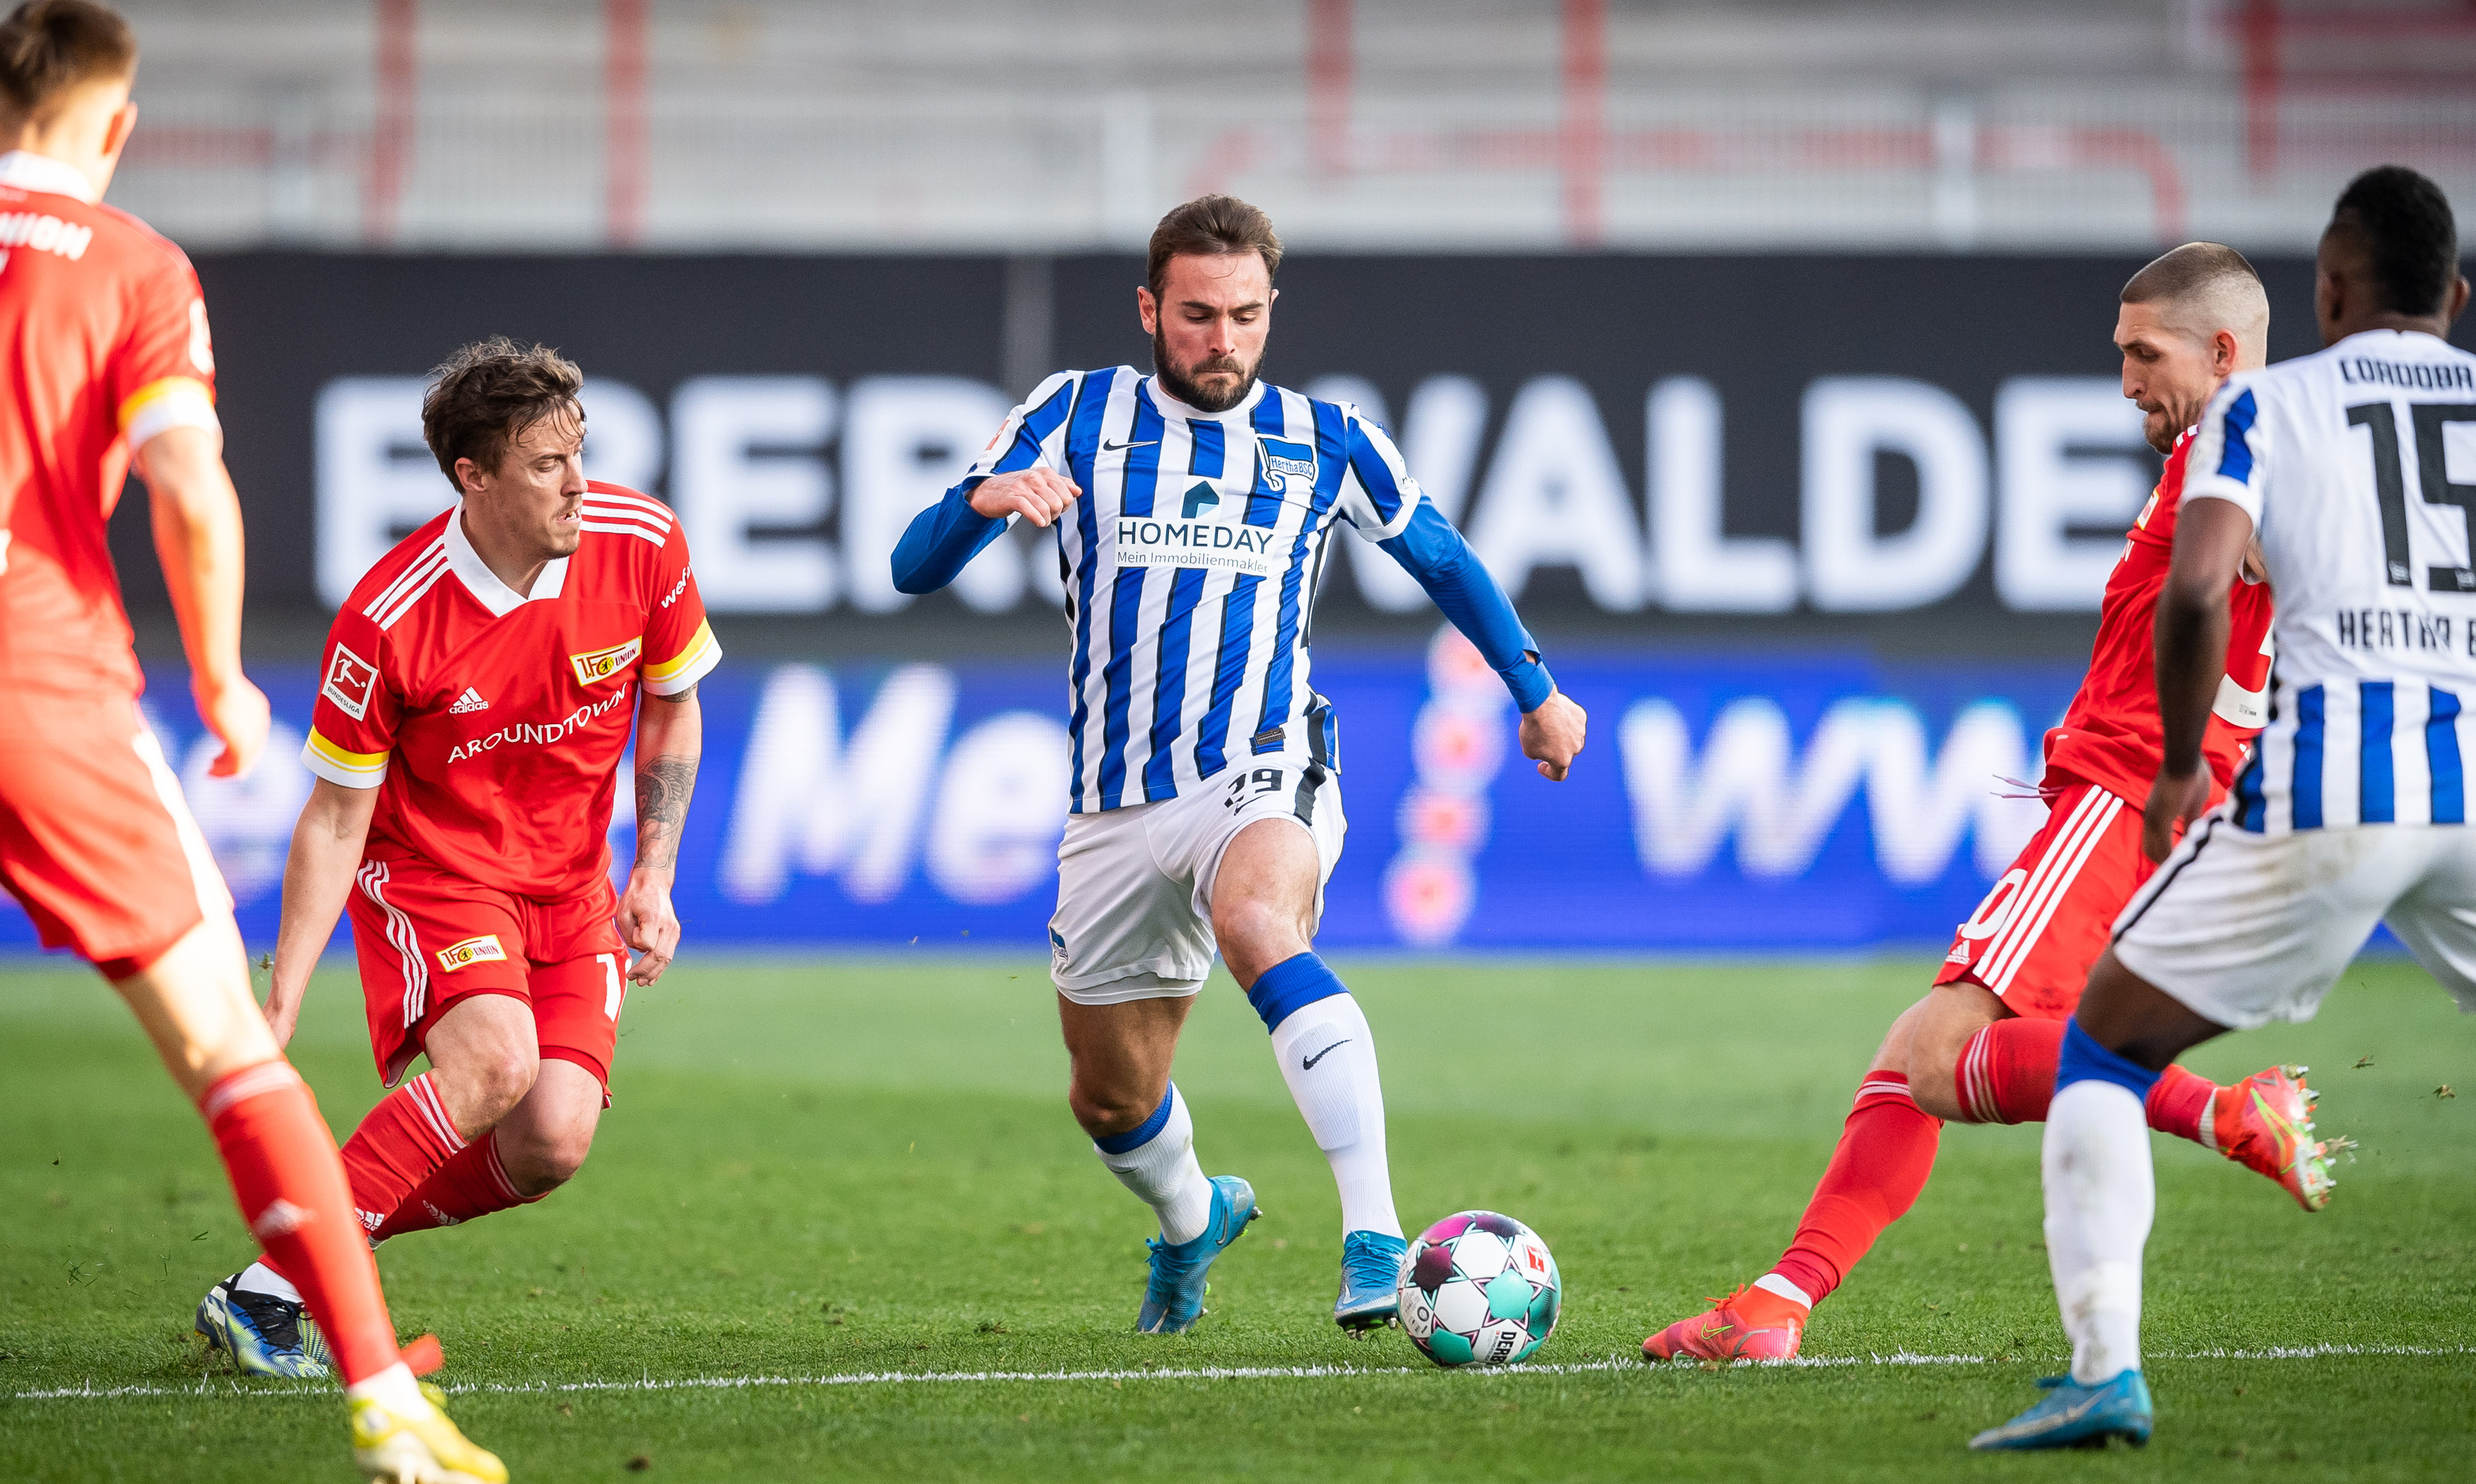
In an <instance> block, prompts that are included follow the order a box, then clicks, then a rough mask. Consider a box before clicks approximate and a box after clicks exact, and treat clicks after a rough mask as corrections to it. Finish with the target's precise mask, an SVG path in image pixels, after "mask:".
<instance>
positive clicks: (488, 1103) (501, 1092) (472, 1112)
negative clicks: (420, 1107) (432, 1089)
mask: <svg viewBox="0 0 2476 1484" xmlns="http://www.w3.org/2000/svg"><path fill="white" fill-rule="evenodd" d="M540 1075H541V1058H540V1056H539V1055H537V1054H536V1053H535V1052H533V1051H532V1050H531V1049H530V1048H516V1047H508V1048H506V1049H504V1050H501V1049H491V1050H488V1051H474V1052H471V1053H468V1054H466V1055H464V1056H462V1057H458V1059H456V1060H455V1061H453V1062H451V1063H449V1064H448V1065H446V1066H442V1067H440V1068H438V1069H437V1075H436V1081H437V1084H438V1093H439V1097H440V1099H441V1101H444V1102H445V1103H446V1104H447V1112H448V1116H449V1117H451V1118H453V1119H454V1120H455V1121H456V1123H457V1125H458V1129H459V1130H460V1131H461V1132H462V1133H463V1134H464V1136H465V1137H466V1138H471V1137H473V1136H474V1135H476V1134H479V1133H480V1132H481V1131H482V1130H483V1129H485V1128H495V1127H497V1126H498V1125H499V1123H500V1121H501V1120H502V1119H505V1118H506V1117H507V1116H508V1113H510V1112H512V1111H513V1110H514V1108H515V1106H516V1104H517V1103H519V1102H522V1101H525V1095H526V1094H527V1093H530V1092H532V1090H533V1079H534V1078H535V1077H537V1076H540Z"/></svg>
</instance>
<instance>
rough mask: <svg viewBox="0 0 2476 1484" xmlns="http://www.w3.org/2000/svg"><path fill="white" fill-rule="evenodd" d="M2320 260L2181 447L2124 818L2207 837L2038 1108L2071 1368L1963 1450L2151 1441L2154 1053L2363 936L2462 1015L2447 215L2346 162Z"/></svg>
mask: <svg viewBox="0 0 2476 1484" xmlns="http://www.w3.org/2000/svg"><path fill="white" fill-rule="evenodd" d="M2318 269H2319V271H2318V273H2317V275H2316V277H2315V285H2314V287H2315V293H2314V298H2315V306H2314V307H2315V317H2316V318H2317V319H2318V320H2319V323H2320V328H2321V340H2322V344H2323V345H2324V346H2325V347H2326V349H2324V350H2322V351H2321V352H2320V353H2319V354H2317V355H2314V356H2308V357H2305V358H2303V359H2298V360H2290V361H2287V362H2285V363H2283V364H2280V365H2275V366H2271V367H2268V368H2267V369H2266V370H2261V371H2252V372H2242V373H2239V374H2238V375H2236V376H2234V377H2231V378H2229V380H2228V382H2227V383H2226V385H2225V386H2224V387H2223V388H2222V389H2221V390H2220V391H2219V392H2218V394H2217V396H2216V398H2215V399H2214V400H2213V401H2212V402H2211V404H2210V409H2209V412H2208V413H2207V414H2206V415H2205V416H2204V417H2203V419H2202V421H2201V430H2200V433H2199V434H2198V435H2197V436H2196V437H2195V439H2194V441H2193V443H2192V446H2191V451H2190V455H2189V458H2190V462H2189V465H2188V468H2187V472H2186V475H2185V482H2184V505H2183V514H2182V516H2181V519H2180V520H2179V521H2178V523H2177V526H2176V530H2175V553H2174V557H2173V562H2172V565H2171V566H2170V568H2169V570H2168V574H2167V584H2166V587H2165V588H2164V590H2163V591H2162V592H2161V594H2160V596H2159V601H2158V643H2157V650H2158V700H2159V709H2160V712H2161V714H2162V716H2163V718H2164V720H2165V724H2166V747H2165V750H2164V756H2163V763H2164V768H2163V771H2162V772H2161V773H2160V775H2159V777H2158V780H2157V782H2156V783H2155V784H2154V785H2153V786H2152V788H2151V790H2150V796H2149V805H2148V810H2147V814H2148V818H2147V820H2146V822H2145V823H2146V824H2147V825H2148V827H2149V832H2150V834H2151V835H2152V837H2153V838H2157V839H2162V840H2163V839H2165V838H2167V834H2168V831H2169V829H2171V827H2173V826H2174V825H2177V824H2185V823H2189V822H2191V821H2194V820H2199V823H2198V824H2197V825H2196V826H2194V827H2193V828H2192V829H2189V830H2187V831H2186V833H2185V835H2184V840H2183V843H2182V844H2181V845H2180V846H2179V847H2177V849H2176V850H2175V852H2174V853H2172V854H2170V855H2169V856H2167V860H2166V862H2165V864H2164V865H2162V866H2161V867H2160V868H2159V870H2158V872H2157V874H2156V875H2155V876H2153V877H2151V878H2150V879H2149V882H2148V884H2147V885H2145V886H2144V887H2142V890H2141V891H2140V892H2138V893H2136V894H2135V895H2134V897H2133V899H2132V901H2131V902H2130V903H2128V904H2127V905H2126V906H2125V907H2124V910H2123V915H2122V916H2121V918H2120V919H2118V920H2117V924H2116V928H2115V944H2114V947H2113V948H2112V949H2110V950H2109V951H2108V952H2107V953H2106V954H2105V955H2104V956H2103V957H2101V958H2100V959H2099V960H2098V963H2097V965H2096V967H2095V968H2094V969H2092V971H2091V974H2090V981H2089V987H2088V989H2087V991H2086V992H2085V993H2084V994H2083V995H2082V997H2081V1002H2080V1008H2079V1010H2078V1011H2077V1012H2076V1013H2075V1014H2074V1016H2073V1017H2072V1020H2071V1023H2070V1024H2069V1026H2067V1027H2066V1030H2065V1034H2064V1046H2063V1052H2062V1056H2061V1062H2060V1065H2059V1067H2058V1068H2057V1072H2056V1078H2055V1096H2054V1101H2053V1102H2052V1103H2051V1105H2050V1106H2049V1109H2048V1112H2047V1123H2046V1141H2045V1158H2044V1168H2045V1189H2046V1245H2047V1254H2048V1259H2049V1262H2050V1264H2051V1265H2052V1267H2053V1269H2054V1277H2055V1291H2056V1296H2057V1298H2058V1299H2060V1300H2061V1303H2062V1307H2063V1314H2064V1327H2065V1329H2066V1330H2067V1332H2068V1333H2069V1334H2070V1336H2071V1340H2072V1373H2071V1375H2070V1376H2069V1377H2067V1378H2066V1379H2065V1380H2064V1381H2063V1382H2062V1383H2061V1384H2058V1385H2056V1386H2053V1387H2052V1388H2050V1389H2049V1390H2048V1392H2047V1393H2046V1396H2045V1398H2044V1399H2043V1400H2042V1401H2041V1402H2040V1403H2039V1404H2038V1405H2037V1406H2035V1407H2032V1408H2031V1409H2030V1410H2028V1411H2027V1412H2024V1413H2022V1414H2021V1415H2020V1416H2019V1417H2018V1418H2015V1419H2014V1420H2013V1421H2012V1422H2008V1423H2006V1424H2004V1425H2003V1426H2001V1427H1996V1428H1993V1429H1990V1430H1989V1431H1987V1432H1984V1433H1981V1434H1979V1435H1978V1436H1977V1438H1976V1439H1975V1440H1973V1442H1972V1443H1971V1447H1985V1448H2034V1447H2064V1446H2067V1445H2072V1444H2079V1443H2089V1442H2100V1443H2102V1442H2104V1441H2105V1439H2106V1438H2107V1437H2109V1436H2124V1437H2129V1438H2131V1439H2133V1440H2134V1441H2136V1442H2138V1441H2142V1440H2144V1439H2146V1438H2147V1437H2148V1436H2149V1430H2150V1401H2149V1392H2148V1387H2147V1385H2146V1383H2145V1382H2144V1381H2143V1380H2142V1373H2141V1353H2140V1328H2141V1261H2142V1248H2143V1247H2144V1246H2145V1244H2146V1242H2147V1240H2148V1235H2149V1224H2150V1219H2151V1216H2152V1214H2153V1212H2154V1209H2155V1204H2156V1198H2155V1189H2154V1184H2153V1181H2152V1178H2151V1174H2150V1168H2149V1137H2148V1130H2147V1127H2146V1125H2145V1123H2144V1120H2143V1116H2142V1099H2143V1098H2144V1097H2146V1096H2147V1094H2148V1091H2149V1088H2150V1086H2151V1084H2153V1083H2155V1082H2156V1081H2157V1080H2158V1077H2159V1074H2160V1073H2161V1071H2163V1070H2164V1069H2165V1067H2166V1066H2167V1063H2168V1062H2169V1061H2172V1060H2173V1059H2174V1058H2175V1057H2176V1056H2177V1055H2179V1054H2180V1053H2182V1052H2183V1051H2185V1050H2186V1049H2187V1048H2189V1047H2191V1046H2195V1045H2198V1044H2199V1043H2200V1042H2202V1041H2205V1040H2208V1039H2209V1038H2210V1037H2212V1036H2215V1035H2217V1034H2220V1033H2221V1032H2223V1031H2225V1030H2227V1029H2229V1028H2230V1027H2242V1028H2249V1027H2251V1026H2260V1025H2263V1024H2265V1023H2266V1022H2268V1021H2272V1020H2290V1021H2300V1020H2306V1019H2309V1018H2311V1016H2312V1015H2313V1013H2314V1011H2315V1009H2316V1008H2318V1007H2319V1005H2320V1002H2321V998H2322V996H2323V995H2325V994H2327V993H2328V992H2329V989H2330V986H2331V984H2332V983H2333V982H2335V981H2336V980H2337V978H2338V977H2339V975H2340V973H2341V972H2342V971H2343V970H2344V969H2345V968H2346V966H2347V961H2348V960H2349V959H2350V958H2352V957H2354V956H2355V953H2356V950H2357V949H2359V948H2360V947H2362V946H2363V945H2364V942H2365V937H2366V936H2367V935H2368V934H2370V933H2371V931H2372V930H2373V928H2374V926H2375V924H2377V923H2380V922H2383V921H2387V922H2388V923H2389V926H2390V928H2391V929H2392V930H2393V931H2395V932H2396V933H2397V934H2398V935H2399V937H2400V939H2401V940H2403V941H2404V942H2405V943H2406V944H2407V946H2408V948H2409V950H2410V951H2411V952H2414V954H2415V956H2416V958H2417V959H2418V960H2419V961H2421V962H2422V963H2423V964H2424V966H2425V967H2426V968H2427V969H2428V970H2430V971H2432V973H2433V976H2434V977H2435V978H2437V979H2439V980H2440V981H2441V983H2442V984H2443V985H2444V986H2445V987H2447V988H2448V989H2449V991H2450V993H2451V995H2452V996H2453V997H2454V998H2455V999H2456V1000H2457V1001H2458V1002H2459V1006H2460V1008H2461V1009H2462V1010H2465V1011H2476V832H2471V831H2470V830H2469V829H2466V828H2465V826H2466V822H2467V785H2466V775H2465V765H2464V759H2465V758H2467V757H2468V756H2469V754H2470V752H2471V750H2476V725H2471V724H2470V722H2469V720H2468V717H2467V710H2468V707H2469V706H2470V705H2471V704H2476V547H2471V544H2470V543H2471V539H2476V530H2471V529H2470V518H2471V512H2476V356H2470V355H2468V354H2467V353H2466V352H2464V351H2462V350H2459V349H2457V348H2456V347H2454V346H2452V345H2450V344H2449V343H2448V342H2447V341H2445V340H2444V339H2443V338H2442V337H2443V336H2444V335H2445V334H2448V332H2449V329H2450V325H2451V323H2452V321H2454V320H2456V319H2457V318H2458V317H2459V312H2460V310H2461V309H2464V308H2465V307H2466V304H2467V281H2466V280H2465V279H2464V278H2461V277H2460V276H2459V245H2458V230H2457V227H2456V224H2455V223H2454V222H2453V220H2452V218H2451V212H2450V203H2449V202H2448V201H2447V200H2445V199H2444V198H2443V196H2442V194H2441V191H2440V189H2439V187H2437V186H2435V185H2434V184H2433V183H2432V182H2431V181H2428V180H2426V179H2425V178H2424V177H2422V176H2420V175H2418V174H2416V173H2415V172H2414V171H2413V170H2409V169H2406V168H2404V167H2402V166H2398V165H2385V166H2382V167H2381V168H2379V169H2375V170H2369V171H2366V172H2365V174H2363V175H2361V176H2359V177H2357V179H2356V180H2355V181H2354V182H2353V183H2352V184H2351V185H2349V186H2348V187H2347V189H2346V191H2345V192H2344V193H2343V194H2342V195H2340V198H2339V205H2338V209H2337V210H2336V211H2335V212H2334V213H2333V214H2332V217H2331V221H2330V226H2329V229H2328V230H2327V231H2326V232H2324V233H2323V234H2322V237H2321V248H2320V256H2319V262H2318ZM2255 532H2259V536H2260V542H2261V551H2262V556H2263V560H2264V563H2265V564H2266V566H2267V568H2268V571H2269V583H2270V587H2271V589H2272V591H2274V592H2275V593H2276V594H2277V599H2278V614H2277V617H2276V619H2275V620H2274V621H2273V623H2272V626H2271V637H2272V640H2273V641H2274V644H2275V648H2276V651H2277V655H2278V661H2277V666H2276V669H2275V671H2274V672H2273V675H2272V681H2271V684H2272V690H2271V712H2270V721H2269V725H2268V726H2267V727H2266V728H2265V729H2264V730H2263V731H2262V733H2261V736H2260V738H2259V741H2258V744H2257V748H2256V751H2255V753H2254V755H2253V757H2252V759H2251V761H2250V762H2249V763H2248V764H2247V765H2246V766H2245V768H2244V770H2243V772H2242V773H2241V775H2239V776H2238V778H2237V780H2236V784H2235V787H2234V789H2233V790H2232V791H2231V792H2230V793H2229V794H2228V796H2227V800H2226V802H2225V803H2224V804H2221V805H2220V806H2219V807H2218V808H2217V809H2216V811H2214V812H2212V813H2210V814H2209V816H2208V817H2207V818H2206V819H2202V818H2201V815H2202V812H2203V810H2204V809H2205V808H2207V807H2208V803H2209V791H2210V774H2209V771H2208V769H2207V768H2206V767H2204V766H2203V765H2202V762H2201V735H2202V729H2203V727H2204V726H2205V725H2206V723H2207V721H2208V718H2209V712H2210V706H2211V704H2212V702H2213V701H2214V700H2215V699H2216V692H2217V686H2218V676H2219V672H2220V670H2221V669H2222V668H2223V667H2224V666H2223V657H2222V656H2223V655H2224V654H2225V650H2226V644H2227V591H2228V588H2229V585H2230V584H2231V583H2232V582H2233V581H2234V580H2235V576H2236V572H2237V569H2238V567H2239V566H2240V564H2241V561H2242V559H2243V555H2244V550H2245V546H2246V544H2247V543H2248V542H2250V541H2251V540H2252V539H2253V536H2254V534H2255ZM2297 1070H2301V1069H2297Z"/></svg>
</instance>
